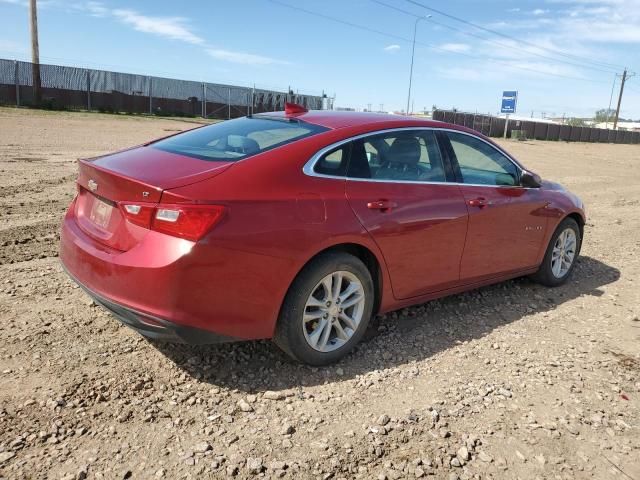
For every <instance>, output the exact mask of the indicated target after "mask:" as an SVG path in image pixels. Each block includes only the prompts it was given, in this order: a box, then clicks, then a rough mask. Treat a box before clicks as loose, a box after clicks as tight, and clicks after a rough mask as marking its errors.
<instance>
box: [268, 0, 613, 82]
mask: <svg viewBox="0 0 640 480" xmlns="http://www.w3.org/2000/svg"><path fill="white" fill-rule="evenodd" d="M267 1H268V2H271V3H274V4H276V5H280V6H282V7H286V8H290V9H292V10H297V11H300V12H304V13H307V14H309V15H314V16H316V17H320V18H324V19H325V20H331V21H333V22H337V23H341V24H343V25H347V26H349V27H352V28H357V29H360V30H364V31H368V32H370V33H375V34H377V35H382V36H385V37H389V38H393V39H396V40H401V41H403V42H407V43H412V42H413V41H412V40H410V39H408V38H406V37H402V36H400V35H396V34H394V33H389V32H383V31H381V30H377V29H375V28H371V27H367V26H365V25H360V24H357V23H353V22H350V21H347V20H342V19H340V18H336V17H333V16H330V15H326V14H324V13H319V12H315V11H313V10H308V9H306V8H303V7H299V6H297V5H291V4H288V3H286V2H282V1H281V0H267ZM416 44H417V45H422V46H425V47H429V48H431V49H433V50H436V51H439V52H442V53H446V54H453V55H459V56H463V57H467V58H471V59H472V60H484V61H487V62H492V63H497V64H500V65H504V66H506V67H507V68H512V69H517V70H524V71H527V72H534V73H536V74H538V75H543V76H545V75H546V76H552V77H557V78H566V79H569V80H578V81H583V82H592V83H608V82H603V81H600V80H593V79H590V78H582V77H573V76H570V75H562V74H560V73H552V72H541V71H540V70H537V69H535V68H528V67H524V66H522V65H514V64H513V63H512V62H508V61H503V60H498V59H495V58H491V57H485V56H478V55H472V54H468V53H464V52H456V51H453V50H447V49H444V48H440V47H438V46H437V45H434V44H432V43H424V42H416Z"/></svg>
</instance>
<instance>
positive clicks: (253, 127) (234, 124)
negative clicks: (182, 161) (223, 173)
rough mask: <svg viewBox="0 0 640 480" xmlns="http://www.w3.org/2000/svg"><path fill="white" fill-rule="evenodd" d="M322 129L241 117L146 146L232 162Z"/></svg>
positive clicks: (311, 125) (306, 125) (304, 124)
mask: <svg viewBox="0 0 640 480" xmlns="http://www.w3.org/2000/svg"><path fill="white" fill-rule="evenodd" d="M326 130H327V129H326V128H324V127H321V126H319V125H313V124H310V123H306V122H302V121H299V120H293V121H289V120H286V119H282V120H280V119H270V118H256V117H243V118H238V119H235V120H227V121H225V122H220V123H216V124H214V125H209V126H207V127H202V128H197V129H195V130H191V131H188V132H185V133H181V134H179V135H175V136H173V137H170V138H167V139H165V140H159V141H157V142H154V143H152V144H151V145H149V146H150V147H152V148H157V149H159V150H164V151H166V152H171V153H177V154H179V155H186V156H188V157H194V158H199V159H202V160H209V161H222V162H233V161H236V160H240V159H242V158H247V157H250V156H251V155H256V154H258V153H261V152H264V151H265V150H269V149H271V148H275V147H279V146H281V145H285V144H287V143H291V142H294V141H296V140H300V139H301V138H304V137H308V136H310V135H314V134H316V133H319V132H324V131H326Z"/></svg>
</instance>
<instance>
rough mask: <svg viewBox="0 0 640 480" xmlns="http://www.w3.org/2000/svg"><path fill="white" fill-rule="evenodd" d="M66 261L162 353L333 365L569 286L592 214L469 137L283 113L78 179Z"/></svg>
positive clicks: (463, 131) (439, 128)
mask: <svg viewBox="0 0 640 480" xmlns="http://www.w3.org/2000/svg"><path fill="white" fill-rule="evenodd" d="M77 188H78V193H77V195H76V197H75V199H74V200H73V202H72V203H71V205H70V207H69V209H68V211H67V213H66V216H65V218H64V221H63V224H62V234H61V246H60V258H61V260H62V263H63V266H64V267H65V269H66V271H67V272H68V273H69V275H70V276H71V277H72V278H73V279H74V280H75V281H76V282H77V283H78V284H80V285H81V286H82V287H83V288H84V289H85V290H86V292H87V293H88V294H89V295H91V296H92V297H93V298H94V300H95V301H96V302H97V303H98V304H100V305H102V306H104V307H105V308H106V309H108V310H109V311H111V312H112V313H113V314H114V315H115V317H117V318H118V319H119V320H121V321H122V322H123V323H125V324H126V325H128V326H129V327H132V328H134V329H135V330H137V331H138V332H140V333H141V334H142V335H145V336H147V337H150V338H153V339H156V340H164V341H170V342H186V343H197V344H204V343H216V342H224V341H233V340H250V339H265V338H271V339H273V340H274V341H275V343H276V344H277V345H278V346H279V347H280V348H281V349H282V350H284V351H285V352H286V353H287V354H289V355H290V356H291V357H293V358H294V359H296V360H298V361H301V362H305V363H308V364H312V365H323V364H328V363H331V362H334V361H336V360H338V359H339V358H341V357H343V356H344V355H345V354H346V353H347V352H349V351H350V350H351V349H352V348H353V347H354V346H355V345H356V344H357V343H358V341H359V340H360V339H361V337H362V335H363V334H364V332H365V329H366V328H367V324H368V323H369V320H370V319H371V317H372V316H374V315H376V314H381V313H384V312H388V311H391V310H395V309H399V308H402V307H405V306H408V305H413V304H417V303H422V302H425V301H428V300H431V299H434V298H438V297H443V296H445V295H451V294H454V293H458V292H462V291H465V290H470V289H474V288H478V287H481V286H483V285H488V284H492V283H496V282H501V281H504V280H507V279H510V278H515V277H520V276H524V275H530V276H531V277H532V278H533V279H534V280H535V281H537V282H539V283H541V284H543V285H547V286H551V287H553V286H557V285H560V284H562V283H564V282H565V281H566V280H567V279H568V278H569V277H570V275H571V272H572V270H573V267H574V265H575V262H576V258H577V256H578V253H579V251H580V246H581V241H582V236H583V230H584V224H585V214H584V210H583V206H582V202H581V201H580V199H579V198H578V197H576V196H575V195H573V194H572V193H570V192H568V191H567V190H565V189H564V188H563V187H561V186H560V185H558V184H557V183H553V182H550V181H546V180H545V181H543V180H541V178H540V177H539V176H538V175H536V174H534V173H533V172H531V171H529V170H527V169H526V168H525V167H524V166H523V165H522V164H521V163H520V162H518V161H517V160H516V159H515V158H514V157H513V156H511V155H510V154H509V153H507V152H506V151H505V150H503V149H502V148H501V147H500V146H498V145H496V144H495V143H493V142H492V141H491V140H489V139H488V138H485V137H484V136H482V135H480V134H479V133H477V132H475V131H472V130H469V129H467V128H464V127H460V126H455V125H449V124H446V123H440V122H435V121H427V120H420V119H415V118H410V117H402V116H391V115H381V114H372V113H355V112H334V111H307V110H305V109H304V108H302V107H300V106H299V105H295V104H288V105H287V109H286V110H285V112H278V113H266V114H259V115H253V116H249V117H244V118H240V119H236V120H230V121H226V122H222V123H217V124H214V125H209V126H204V127H201V128H197V129H194V130H191V131H188V132H184V133H180V134H177V135H174V136H170V137H166V138H164V139H160V140H156V141H152V142H149V143H146V144H144V145H141V146H138V147H134V148H130V149H127V150H124V151H120V152H117V153H113V154H110V155H105V156H101V157H97V158H91V159H87V160H81V161H80V162H79V176H78V180H77Z"/></svg>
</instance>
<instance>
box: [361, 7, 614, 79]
mask: <svg viewBox="0 0 640 480" xmlns="http://www.w3.org/2000/svg"><path fill="white" fill-rule="evenodd" d="M371 1H372V2H373V3H377V4H378V5H382V6H384V7H387V8H390V9H392V10H396V11H398V12H401V13H404V14H405V15H409V16H412V17H416V18H423V17H420V15H416V14H415V13H412V12H410V11H408V10H405V9H403V8H400V7H396V6H395V5H389V4H388V3H385V2H383V1H381V0H371ZM427 20H428V21H429V22H431V23H433V24H435V25H439V26H441V27H444V28H447V29H449V30H453V31H455V32H459V33H462V34H463V35H467V36H469V37H474V38H478V39H480V40H483V41H485V42H487V43H490V44H492V45H497V46H499V47H503V48H513V46H512V45H507V44H506V43H501V42H497V41H495V40H491V39H489V38H487V37H483V36H482V35H478V34H475V33H472V32H468V31H466V30H463V29H461V28H456V27H454V26H451V25H447V24H446V23H442V22H438V21H437V20H433V19H432V18H429V19H427ZM521 48H522V47H521ZM535 48H536V49H538V50H540V49H541V47H535ZM523 51H524V52H525V53H527V54H529V55H533V56H536V57H540V58H545V59H547V60H552V61H554V62H557V63H565V64H567V65H572V66H574V67H580V68H588V69H591V70H597V71H599V72H604V73H612V72H613V71H614V70H611V69H608V70H605V69H602V68H598V67H593V66H590V65H583V64H580V63H575V62H571V61H568V60H561V59H559V58H554V57H550V56H549V55H544V54H542V53H537V52H532V51H530V50H523Z"/></svg>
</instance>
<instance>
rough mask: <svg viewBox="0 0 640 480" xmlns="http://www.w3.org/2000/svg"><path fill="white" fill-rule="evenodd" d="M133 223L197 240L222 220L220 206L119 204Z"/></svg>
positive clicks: (221, 207)
mask: <svg viewBox="0 0 640 480" xmlns="http://www.w3.org/2000/svg"><path fill="white" fill-rule="evenodd" d="M120 207H121V210H122V212H123V213H124V215H125V217H126V218H127V220H129V221H130V222H131V223H134V224H136V225H139V226H141V227H144V228H149V229H151V230H155V231H157V232H161V233H166V234H168V235H173V236H175V237H180V238H184V239H187V240H191V241H194V242H195V241H196V240H199V239H200V238H202V236H203V235H204V234H205V233H207V232H208V231H209V230H211V228H213V226H214V225H215V224H216V223H218V222H219V221H220V219H221V218H222V214H223V213H224V207H223V206H221V205H190V204H171V205H165V204H144V203H128V202H123V203H120Z"/></svg>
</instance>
